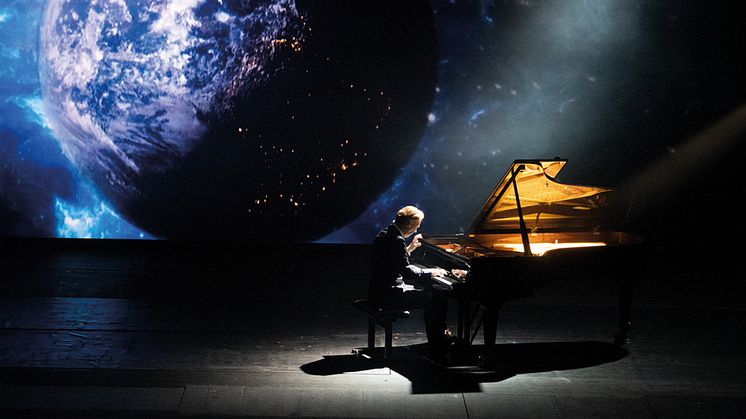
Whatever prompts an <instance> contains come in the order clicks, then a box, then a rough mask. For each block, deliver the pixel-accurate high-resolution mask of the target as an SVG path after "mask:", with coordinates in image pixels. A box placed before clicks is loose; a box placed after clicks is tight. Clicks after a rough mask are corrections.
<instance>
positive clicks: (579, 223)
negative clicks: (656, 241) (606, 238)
mask: <svg viewBox="0 0 746 419" xmlns="http://www.w3.org/2000/svg"><path fill="white" fill-rule="evenodd" d="M566 163H567V160H515V161H514V162H513V164H512V165H511V166H510V167H509V168H508V170H507V172H506V173H505V175H504V176H503V177H502V179H501V180H500V182H498V184H497V186H495V189H494V190H493V191H492V193H491V194H490V196H489V198H488V199H487V202H486V203H485V204H484V207H483V208H482V210H481V211H480V213H479V215H478V216H477V218H476V219H475V220H474V223H473V224H472V226H471V228H470V233H476V234H479V233H497V232H505V233H507V232H510V231H514V232H518V231H519V230H522V229H523V227H522V226H521V222H523V223H525V228H526V229H529V230H531V231H534V230H545V231H546V230H552V229H562V230H568V229H578V230H591V229H599V228H602V227H603V225H604V224H610V223H613V220H610V219H608V217H609V215H610V214H607V213H606V211H605V210H606V208H607V207H606V206H605V203H606V201H607V195H609V192H611V189H607V188H600V187H594V186H579V185H566V184H562V183H559V182H557V181H555V178H556V176H557V174H558V173H559V172H560V171H561V170H562V168H563V167H564V166H565V164H566Z"/></svg>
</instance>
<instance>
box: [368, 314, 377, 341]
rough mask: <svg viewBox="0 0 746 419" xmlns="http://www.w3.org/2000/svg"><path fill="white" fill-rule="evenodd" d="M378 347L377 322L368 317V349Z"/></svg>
mask: <svg viewBox="0 0 746 419" xmlns="http://www.w3.org/2000/svg"><path fill="white" fill-rule="evenodd" d="M375 347H376V320H375V319H374V318H373V316H368V349H373V348H375Z"/></svg>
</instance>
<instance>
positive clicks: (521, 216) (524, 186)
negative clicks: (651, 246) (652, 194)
mask: <svg viewBox="0 0 746 419" xmlns="http://www.w3.org/2000/svg"><path fill="white" fill-rule="evenodd" d="M566 163H567V160H563V159H558V158H556V159H550V160H515V161H514V162H513V164H512V165H511V166H510V167H509V168H508V170H507V171H506V172H505V175H504V176H503V177H502V179H501V180H500V182H498V184H497V186H496V187H495V189H494V190H493V191H492V193H491V194H490V196H489V197H488V199H487V202H485V204H484V206H483V207H482V210H481V211H480V212H479V214H478V215H477V217H476V218H475V220H474V222H473V223H472V225H471V226H470V227H469V229H468V230H467V232H466V233H465V234H450V235H438V236H429V237H424V238H423V239H422V240H421V243H422V246H421V247H420V248H418V249H417V250H416V251H415V252H413V254H412V256H411V260H412V262H413V263H416V264H418V265H421V266H424V267H441V268H445V269H447V270H455V272H457V273H459V274H460V275H453V276H449V277H447V278H445V279H443V281H446V282H448V283H449V284H450V285H452V286H453V292H452V296H454V297H455V298H457V299H458V300H459V310H458V325H457V331H458V337H459V340H461V341H462V342H467V343H471V342H472V341H473V340H474V337H475V336H476V334H477V332H478V330H479V328H480V327H481V326H482V325H484V343H485V347H486V349H489V348H490V347H493V346H494V344H495V339H496V328H497V314H498V312H499V310H500V308H501V307H502V305H503V304H505V303H507V302H509V301H512V300H516V299H519V298H523V297H531V296H533V295H534V291H535V290H537V289H539V288H541V287H543V286H545V285H547V284H548V283H550V282H552V281H558V280H564V279H568V278H573V277H580V276H588V275H590V276H592V277H593V278H597V279H599V280H608V279H611V280H615V281H616V282H617V290H618V295H617V297H618V304H619V327H618V331H617V332H616V334H615V335H614V342H615V343H617V344H624V343H626V342H627V333H628V332H629V329H630V324H631V322H630V319H631V302H632V291H633V288H634V285H635V282H636V281H637V279H638V278H639V276H640V271H641V269H642V268H643V259H644V252H643V251H642V248H643V242H644V241H643V239H642V238H641V237H639V236H636V235H633V234H629V233H625V232H623V231H619V230H618V229H617V228H616V227H617V226H618V225H619V224H620V223H621V221H623V220H624V218H625V216H626V212H627V211H628V205H627V204H628V203H629V201H628V200H627V199H623V197H621V196H620V195H619V194H618V193H615V192H614V191H613V190H611V189H608V188H601V187H593V186H579V185H567V184H562V183H559V182H557V181H556V180H555V178H556V177H557V174H558V173H559V172H560V170H562V168H563V167H564V166H565V164H566ZM480 311H481V313H482V315H481V316H478V314H479V312H480ZM475 320H476V322H475ZM475 323H476V324H475Z"/></svg>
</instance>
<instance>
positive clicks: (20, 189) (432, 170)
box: [0, 0, 746, 251]
mask: <svg viewBox="0 0 746 419" xmlns="http://www.w3.org/2000/svg"><path fill="white" fill-rule="evenodd" d="M43 3H44V2H42V1H15V2H13V1H11V2H4V3H3V5H2V6H0V236H4V237H101V238H124V239H129V238H156V237H157V235H152V234H151V233H149V232H148V231H145V230H143V229H142V228H141V227H139V226H137V225H135V224H133V223H130V222H128V221H127V220H125V219H124V218H122V216H121V215H120V214H119V213H118V212H117V210H116V209H115V207H114V206H113V205H112V204H110V203H109V202H108V201H107V200H106V199H105V198H104V197H103V195H102V194H101V193H100V192H99V191H98V190H97V189H96V187H95V186H94V182H91V181H90V180H89V179H86V177H85V176H84V175H83V174H82V173H81V172H79V171H78V170H77V169H75V168H74V167H73V166H72V164H71V163H70V162H69V161H68V160H67V159H66V158H65V157H64V156H63V155H62V152H61V151H60V146H59V143H58V141H57V139H56V138H55V137H54V135H53V133H52V132H51V130H50V129H49V128H48V127H47V126H46V124H45V122H44V106H43V98H42V97H41V93H40V86H39V75H38V72H37V71H36V70H35V68H36V65H37V62H38V36H39V35H38V30H39V24H40V20H41V17H42V9H43ZM299 3H300V2H299ZM360 4H361V5H362V4H363V2H360ZM431 5H432V19H433V22H434V26H435V32H434V34H435V41H436V44H435V48H436V49H437V60H436V63H435V65H436V67H435V71H436V78H435V81H434V93H433V95H432V97H431V98H428V100H429V103H430V105H429V108H430V109H429V112H427V113H426V114H425V115H421V114H419V115H412V116H411V117H412V120H413V121H421V125H422V128H423V130H421V131H422V133H421V134H418V136H417V138H415V139H414V140H412V139H408V140H407V141H414V145H413V151H409V150H405V151H402V152H400V153H397V151H398V148H397V147H396V146H395V145H394V146H392V144H396V139H395V138H386V139H385V140H386V141H382V142H381V144H380V145H379V146H378V147H384V149H383V150H381V149H380V148H379V149H376V150H377V152H378V153H383V154H385V153H392V154H398V155H397V156H396V158H397V159H399V160H400V161H401V163H400V164H399V167H400V169H397V168H396V167H389V168H387V169H386V173H381V177H383V178H388V179H392V180H390V181H389V182H388V186H384V187H383V189H381V190H382V192H380V193H377V194H374V195H370V194H357V195H355V194H353V195H352V196H350V195H349V194H347V195H343V196H341V197H340V198H339V199H340V200H344V199H356V200H357V201H356V202H355V205H352V206H351V207H350V208H354V209H355V210H356V211H358V212H360V213H359V214H357V213H356V214H347V218H349V220H351V221H349V222H347V221H344V223H339V225H333V224H329V225H330V227H329V228H327V231H314V232H313V234H312V235H308V236H302V240H304V241H306V240H307V241H318V242H326V243H338V242H342V243H367V242H369V241H370V239H371V237H372V236H373V235H374V234H375V232H376V231H377V230H378V229H380V228H382V227H384V226H385V225H386V224H387V223H388V222H389V221H390V220H391V219H392V217H393V213H394V212H395V211H396V209H398V208H399V207H401V206H403V205H407V204H415V205H418V206H420V207H421V208H422V209H423V210H424V211H425V212H426V214H427V216H426V219H425V223H424V225H423V228H422V231H423V233H425V234H428V233H456V232H463V231H464V230H465V229H466V228H468V226H469V225H470V223H471V221H472V218H473V217H474V216H475V215H476V213H477V212H478V210H479V208H480V207H481V205H482V204H483V202H484V200H485V199H486V198H487V195H488V194H489V192H490V191H491V190H492V188H493V187H494V185H495V184H496V183H497V181H498V180H499V178H500V177H501V176H502V174H503V172H504V171H505V169H506V168H507V167H508V165H509V164H510V162H511V161H512V160H514V159H518V158H552V157H555V156H559V157H562V158H566V159H568V160H569V162H568V164H567V166H566V168H565V170H564V171H563V172H562V173H561V175H560V176H559V179H558V180H559V181H561V182H565V183H577V184H589V185H603V186H612V187H618V188H621V189H625V190H627V191H631V192H632V193H633V195H634V196H635V201H634V205H633V207H632V211H631V212H630V217H629V218H628V219H627V222H626V224H625V225H624V226H622V227H623V228H626V229H628V230H632V231H636V232H639V233H641V234H643V235H645V236H646V237H648V238H650V239H652V240H657V241H660V242H678V243H696V244H697V245H698V246H704V247H707V246H709V245H710V244H713V243H714V244H715V246H714V248H717V249H719V250H718V251H723V250H724V248H723V241H726V243H727V242H729V241H734V240H735V239H736V238H738V237H739V236H740V234H741V232H742V231H743V227H742V222H741V220H740V218H741V214H742V213H743V209H744V206H743V203H742V199H741V198H742V197H741V195H742V192H743V190H744V187H743V184H742V181H743V180H742V174H741V170H740V166H741V160H742V156H743V154H742V152H743V149H744V147H743V137H744V129H743V126H744V124H746V122H744V118H743V113H740V114H736V116H733V115H734V112H737V111H738V109H739V107H740V106H742V105H743V103H744V99H746V94H745V93H746V89H745V87H746V86H744V76H743V75H744V74H745V72H744V64H743V63H742V62H743V60H742V59H741V58H742V56H743V52H744V48H743V39H744V36H743V29H742V26H743V25H742V22H743V21H744V15H743V12H741V11H740V9H741V8H740V7H738V2H735V1H732V2H728V1H714V2H699V1H673V0H670V1H664V0H657V1H633V0H620V1H615V2H602V1H532V0H509V1H508V0H506V1H499V0H490V1H487V0H481V1H477V0H473V1H460V0H433V1H432V2H431ZM359 7H363V6H359ZM394 9H395V7H393V6H392V10H391V11H390V12H391V13H396V10H394ZM358 53H359V51H358ZM376 71H380V69H376ZM393 73H394V74H391V76H392V77H396V76H397V74H396V72H393ZM405 76H406V77H412V75H402V77H405ZM371 77H372V76H371ZM423 77H427V75H423ZM372 78H374V77H372ZM739 115H740V116H739ZM729 116H730V117H731V119H730V120H727V118H728V117H729ZM724 119H726V120H727V122H726V124H727V127H726V128H722V129H719V130H716V131H715V132H714V133H713V132H712V131H708V129H711V128H712V127H713V126H718V125H717V124H718V123H719V122H721V121H723V120H724ZM414 131H417V130H413V131H412V132H414ZM703 133H704V134H703ZM389 135H392V136H396V133H393V132H390V133H389ZM402 141H404V140H402ZM402 153H404V154H405V157H406V158H403V159H402V158H401V157H402V156H401V154H402ZM392 158H393V157H392ZM370 176H375V174H373V175H370ZM350 188H351V190H354V185H353V186H350ZM323 205H324V206H322V207H319V208H315V209H314V211H318V212H319V213H323V212H324V211H326V208H328V207H330V204H329V203H324V204H323ZM298 228H303V227H298ZM298 237H301V236H298ZM298 237H293V236H281V237H276V238H272V237H268V236H265V237H262V238H261V239H262V240H275V241H283V240H289V241H294V240H298ZM192 238H194V237H192ZM233 239H235V240H244V239H249V240H253V239H254V238H252V237H240V236H237V237H233Z"/></svg>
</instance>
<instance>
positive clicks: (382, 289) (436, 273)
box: [369, 206, 450, 361]
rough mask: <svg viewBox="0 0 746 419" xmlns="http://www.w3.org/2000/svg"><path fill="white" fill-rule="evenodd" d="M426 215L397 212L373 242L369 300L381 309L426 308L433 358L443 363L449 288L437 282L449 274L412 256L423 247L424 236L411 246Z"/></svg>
mask: <svg viewBox="0 0 746 419" xmlns="http://www.w3.org/2000/svg"><path fill="white" fill-rule="evenodd" d="M423 218H425V214H424V213H423V212H422V211H421V210H420V209H418V208H417V207H414V206H406V207H404V208H402V209H400V210H399V211H398V212H397V213H396V219H394V221H393V223H392V224H391V225H389V226H388V227H387V228H386V229H385V230H382V231H381V232H380V233H378V235H377V236H376V238H375V239H374V240H373V257H372V270H371V271H372V276H371V280H370V288H369V300H370V301H371V302H372V303H373V304H374V305H375V306H377V307H381V308H406V309H411V308H417V309H423V312H424V317H425V330H426V332H427V341H428V348H429V352H430V355H431V357H433V358H434V360H436V361H442V360H443V359H444V357H445V355H446V350H447V339H446V338H447V336H446V333H447V332H446V331H447V327H446V317H447V308H448V292H449V291H450V287H449V286H448V285H446V284H443V283H441V282H438V281H435V280H436V279H438V278H442V277H444V276H445V275H446V271H445V270H443V269H440V268H427V269H423V268H419V267H417V266H415V265H412V264H411V263H410V262H409V254H410V253H411V252H412V251H414V250H415V249H416V248H418V247H419V246H420V239H421V238H422V235H421V234H417V235H416V236H414V238H413V239H412V240H411V242H410V243H409V245H407V244H406V242H405V239H406V238H408V237H410V236H412V234H414V233H415V232H416V231H417V229H418V228H419V227H420V224H421V223H422V219H423Z"/></svg>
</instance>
